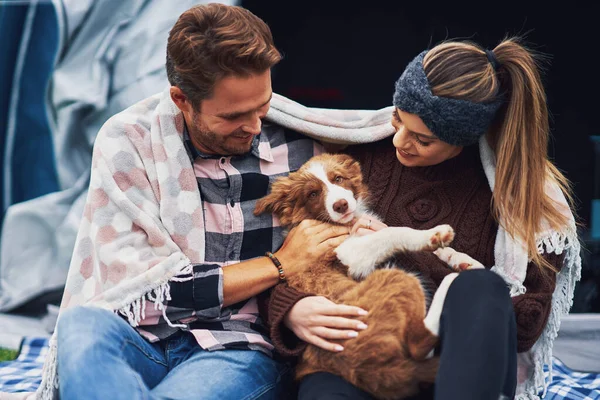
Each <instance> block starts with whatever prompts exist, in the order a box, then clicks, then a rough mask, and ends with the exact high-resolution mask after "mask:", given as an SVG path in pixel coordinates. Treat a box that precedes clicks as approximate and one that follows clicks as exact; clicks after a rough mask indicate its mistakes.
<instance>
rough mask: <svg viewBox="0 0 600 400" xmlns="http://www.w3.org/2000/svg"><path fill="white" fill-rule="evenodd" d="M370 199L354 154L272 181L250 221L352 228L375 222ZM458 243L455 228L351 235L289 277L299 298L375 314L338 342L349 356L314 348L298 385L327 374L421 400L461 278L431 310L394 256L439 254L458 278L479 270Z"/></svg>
mask: <svg viewBox="0 0 600 400" xmlns="http://www.w3.org/2000/svg"><path fill="white" fill-rule="evenodd" d="M367 201H368V191H367V187H366V186H365V184H364V183H363V180H362V174H361V170H360V165H359V163H358V162H357V161H356V160H354V159H353V158H352V157H350V156H348V155H342V154H322V155H319V156H315V157H313V158H311V159H310V160H309V161H308V162H307V163H305V164H304V165H303V166H302V167H301V168H300V169H299V170H298V171H296V172H293V173H291V174H289V176H287V177H282V178H278V179H277V180H276V181H275V182H273V185H272V187H271V192H270V193H269V194H268V195H267V196H265V197H263V198H262V199H260V200H259V201H258V202H257V204H256V208H255V211H254V213H255V214H256V215H258V214H261V213H264V212H271V213H273V214H275V215H276V216H277V217H278V218H279V221H280V223H281V225H282V226H284V227H286V228H288V229H291V228H293V227H294V226H296V225H298V224H299V223H300V222H302V221H303V220H305V219H318V220H321V221H327V222H331V223H335V224H341V225H349V226H350V225H352V224H353V223H354V222H355V221H356V220H357V219H358V218H359V217H360V216H361V215H364V214H368V215H370V217H372V218H376V216H375V215H374V214H372V213H370V212H369V211H368V209H367ZM453 238H454V231H453V230H452V228H451V227H450V226H449V225H439V226H436V227H435V228H432V229H429V230H415V229H411V228H406V227H388V228H384V229H382V230H379V231H377V232H375V233H372V234H369V235H365V236H357V235H352V236H350V237H349V238H348V239H346V240H345V241H344V243H342V244H341V245H340V246H338V247H337V248H336V249H335V250H332V251H331V253H330V254H328V255H327V256H326V257H324V258H323V260H322V261H321V262H320V263H318V264H317V265H313V266H312V267H311V268H309V270H308V271H306V272H305V273H303V274H301V275H300V276H295V277H291V278H289V279H288V284H289V285H290V286H292V287H293V288H295V289H297V290H300V291H302V292H305V293H314V294H317V295H321V296H325V297H327V298H329V299H330V300H332V301H334V302H337V303H342V304H349V305H354V306H358V307H361V308H364V309H366V310H369V314H368V315H366V316H364V317H360V318H359V319H360V320H361V321H363V322H364V323H366V324H367V325H368V328H367V329H366V330H364V331H362V332H361V333H360V334H359V335H358V337H356V338H353V339H349V340H340V341H339V343H340V344H341V345H342V346H343V347H344V351H342V352H339V353H331V352H329V351H326V350H323V349H320V348H318V347H316V346H311V345H309V346H308V347H307V349H306V350H305V351H304V353H303V355H302V357H301V359H300V361H299V363H298V366H297V369H296V378H297V379H300V378H302V377H303V376H306V375H308V374H310V373H314V372H319V371H325V372H330V373H333V374H336V375H338V376H341V377H343V378H344V379H346V380H347V381H349V382H351V383H352V384H354V385H355V386H357V387H359V388H361V389H363V390H365V391H367V392H369V393H371V394H372V395H374V396H375V397H377V398H381V399H399V398H405V397H409V396H412V395H414V394H416V393H417V392H418V390H419V383H420V382H430V383H432V382H434V380H435V375H436V372H437V366H438V358H437V357H431V356H430V353H432V352H433V349H434V347H435V345H436V343H437V340H438V334H439V319H440V315H441V311H442V306H443V303H444V298H445V296H446V293H447V290H448V287H449V286H450V283H451V282H452V280H454V278H456V276H457V274H456V273H451V274H449V275H448V276H447V277H446V278H445V279H444V280H443V281H442V283H441V285H440V287H439V288H438V290H437V291H436V293H435V294H434V296H433V299H432V301H431V306H430V308H429V312H426V300H427V297H428V294H427V293H426V291H425V290H424V288H423V286H422V284H421V281H420V280H419V279H418V277H416V276H415V275H413V274H410V273H407V272H405V271H403V270H402V269H401V268H399V267H395V266H394V265H390V263H389V261H390V260H393V256H394V254H396V253H398V252H405V251H423V250H425V251H432V252H434V251H437V255H438V257H440V258H441V259H442V260H444V261H446V262H448V263H449V264H450V267H452V268H454V269H456V270H457V271H458V270H461V269H465V268H467V267H480V264H479V263H477V261H475V260H473V259H472V258H470V257H468V256H467V255H465V254H463V253H458V252H456V251H454V250H452V249H450V248H448V247H446V246H447V245H448V244H449V243H450V242H451V241H452V240H453ZM382 267H383V268H382Z"/></svg>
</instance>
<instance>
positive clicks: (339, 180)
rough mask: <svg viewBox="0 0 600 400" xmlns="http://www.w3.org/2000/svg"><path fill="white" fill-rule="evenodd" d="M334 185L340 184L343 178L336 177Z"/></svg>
mask: <svg viewBox="0 0 600 400" xmlns="http://www.w3.org/2000/svg"><path fill="white" fill-rule="evenodd" d="M334 181H335V183H342V182H343V181H344V178H343V177H341V176H339V175H338V176H336V177H335V179H334Z"/></svg>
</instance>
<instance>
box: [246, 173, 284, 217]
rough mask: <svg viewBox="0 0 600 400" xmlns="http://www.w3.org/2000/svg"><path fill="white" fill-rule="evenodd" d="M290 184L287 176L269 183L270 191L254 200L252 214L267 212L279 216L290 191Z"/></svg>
mask: <svg viewBox="0 0 600 400" xmlns="http://www.w3.org/2000/svg"><path fill="white" fill-rule="evenodd" d="M290 186H291V181H290V179H289V178H288V177H281V178H278V179H277V180H275V182H273V184H272V185H271V192H270V193H269V194H268V195H266V196H265V197H262V198H260V199H259V200H258V201H257V202H256V206H255V207H254V215H260V214H263V213H266V212H269V213H271V214H275V215H277V216H279V214H280V213H281V210H282V209H283V205H284V204H285V203H286V199H287V196H288V195H289V193H290Z"/></svg>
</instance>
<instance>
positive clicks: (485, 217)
mask: <svg viewBox="0 0 600 400" xmlns="http://www.w3.org/2000/svg"><path fill="white" fill-rule="evenodd" d="M344 152H345V153H348V154H350V155H352V156H353V157H355V158H356V159H357V160H359V161H360V163H361V166H362V171H363V175H364V177H365V180H366V183H367V186H368V187H369V191H370V194H371V209H372V210H373V211H375V213H377V215H379V216H380V217H381V218H382V219H383V221H384V222H385V223H386V224H387V225H390V226H408V227H411V228H415V229H429V228H432V227H434V226H436V225H439V224H449V225H450V226H452V227H453V228H454V230H455V233H456V235H455V239H454V241H453V242H452V244H451V246H452V248H454V249H455V250H456V251H459V252H463V253H466V254H468V255H470V256H471V257H473V258H475V259H476V260H478V261H480V262H481V263H482V264H483V265H484V266H486V267H487V268H491V267H492V266H493V265H494V243H495V240H496V233H497V229H498V226H497V223H496V221H495V220H494V218H493V217H492V214H491V210H490V204H491V197H492V193H491V191H490V187H489V184H488V181H487V179H486V176H485V174H484V172H483V167H482V165H481V159H480V157H479V150H478V147H477V146H476V145H474V146H469V147H465V148H464V149H463V151H462V152H461V153H460V154H459V155H458V156H456V157H454V158H452V159H450V160H447V161H445V162H443V163H441V164H438V165H435V166H430V167H412V168H408V167H404V166H403V165H402V164H400V163H399V162H398V160H397V158H396V155H395V149H394V146H392V143H391V138H388V139H384V140H382V141H379V142H375V143H370V144H366V145H359V146H350V147H348V148H347V149H346V150H344ZM398 259H399V262H400V265H401V266H402V267H403V268H404V269H406V270H408V271H415V272H418V273H419V275H420V276H421V277H422V279H424V280H425V283H426V284H425V287H427V288H431V289H433V290H435V288H437V287H438V285H439V284H440V282H441V281H442V279H443V278H444V276H446V275H447V274H449V273H450V272H452V271H451V270H450V269H449V268H448V266H447V265H446V264H444V263H443V262H442V261H440V260H439V259H438V258H437V257H436V256H435V255H433V254H431V253H427V252H418V253H410V254H409V253H406V254H403V255H402V256H400V257H398ZM546 259H547V260H548V261H549V262H550V263H551V264H552V265H554V266H555V267H556V268H557V270H558V269H560V267H561V266H562V261H563V256H562V255H561V256H559V255H556V254H549V255H546ZM524 284H525V287H526V288H527V292H526V293H525V294H523V295H520V296H517V297H513V299H512V300H513V305H514V308H515V314H516V319H517V340H518V345H517V350H518V351H519V352H523V351H527V350H529V349H530V348H531V346H533V344H534V343H535V341H536V340H537V339H538V338H539V336H540V335H541V333H542V331H543V329H544V326H545V325H546V321H547V320H548V315H549V314H550V309H551V299H552V293H553V291H554V287H555V284H556V274H555V273H553V272H551V271H547V270H542V269H540V268H538V267H536V266H535V265H529V266H528V268H527V277H526V279H525V282H524ZM309 295H310V294H307V293H299V292H298V291H296V290H294V289H292V288H290V287H289V286H287V285H285V284H280V285H277V286H276V287H275V288H273V289H272V291H271V293H270V298H269V299H268V301H266V302H265V303H264V307H261V308H262V314H263V318H264V319H265V320H266V321H267V324H268V325H269V329H270V332H271V339H272V341H273V344H274V346H275V349H276V350H277V351H278V352H279V353H280V354H281V355H283V356H297V355H299V354H300V353H301V352H302V350H303V349H304V347H305V344H304V343H303V342H301V341H300V340H299V339H298V338H297V337H296V336H295V335H294V334H293V333H292V332H291V331H290V330H288V329H287V328H286V327H285V325H284V324H283V318H284V316H285V314H286V313H287V312H288V311H289V310H290V309H291V308H292V306H293V305H294V304H295V303H296V302H297V301H298V300H300V299H302V298H303V297H306V296H309Z"/></svg>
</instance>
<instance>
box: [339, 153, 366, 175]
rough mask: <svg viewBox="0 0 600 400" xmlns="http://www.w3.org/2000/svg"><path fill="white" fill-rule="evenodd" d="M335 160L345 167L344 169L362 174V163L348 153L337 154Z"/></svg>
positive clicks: (353, 173) (354, 173) (355, 173)
mask: <svg viewBox="0 0 600 400" xmlns="http://www.w3.org/2000/svg"><path fill="white" fill-rule="evenodd" d="M333 157H334V159H335V161H336V162H337V163H338V164H340V165H342V166H343V167H344V170H346V171H348V172H349V173H351V174H352V175H354V176H356V175H362V174H361V170H360V163H359V162H358V161H357V160H356V159H354V158H353V157H352V156H349V155H348V154H335V155H334V156H333Z"/></svg>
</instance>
